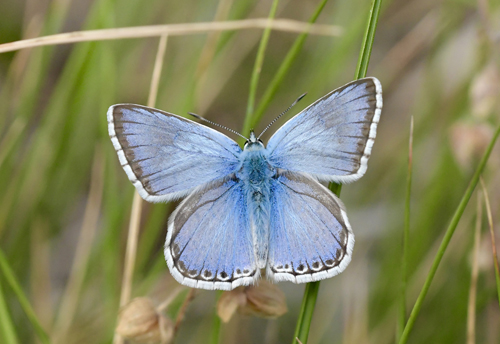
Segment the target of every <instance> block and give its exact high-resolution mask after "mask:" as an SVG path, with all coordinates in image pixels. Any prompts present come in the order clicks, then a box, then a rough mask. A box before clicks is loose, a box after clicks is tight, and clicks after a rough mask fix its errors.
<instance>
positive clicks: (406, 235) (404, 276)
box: [397, 116, 413, 341]
mask: <svg viewBox="0 0 500 344" xmlns="http://www.w3.org/2000/svg"><path fill="white" fill-rule="evenodd" d="M412 164H413V116H411V119H410V142H409V147H408V174H407V177H406V197H405V220H404V221H405V222H404V230H403V254H402V258H403V261H402V264H401V300H400V304H399V318H398V338H397V341H399V338H401V335H402V334H403V330H404V328H405V324H406V288H407V284H408V254H409V252H408V251H409V240H410V199H411V180H412Z"/></svg>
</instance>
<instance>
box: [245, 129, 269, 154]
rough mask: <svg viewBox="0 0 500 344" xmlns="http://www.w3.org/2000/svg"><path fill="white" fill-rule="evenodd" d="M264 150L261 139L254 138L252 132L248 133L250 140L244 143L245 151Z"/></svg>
mask: <svg viewBox="0 0 500 344" xmlns="http://www.w3.org/2000/svg"><path fill="white" fill-rule="evenodd" d="M262 148H264V143H263V142H262V140H261V139H259V138H258V137H256V136H255V133H254V131H253V130H251V131H250V138H249V139H248V140H247V142H245V146H244V149H245V150H255V149H262Z"/></svg>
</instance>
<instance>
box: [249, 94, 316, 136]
mask: <svg viewBox="0 0 500 344" xmlns="http://www.w3.org/2000/svg"><path fill="white" fill-rule="evenodd" d="M306 94H307V93H304V94H303V95H301V96H300V97H298V98H297V99H296V100H295V101H294V102H293V103H292V105H290V106H289V107H288V109H286V110H285V111H283V112H282V113H281V114H280V115H279V116H278V117H276V118H275V119H273V120H272V121H271V123H269V124H268V125H267V127H266V128H265V129H264V130H263V131H262V132H261V133H260V135H259V137H257V140H258V139H260V137H261V136H262V134H264V133H265V132H266V130H267V129H269V128H270V127H271V126H272V125H273V124H274V123H275V122H276V121H277V120H278V119H280V118H281V116H283V115H284V114H286V113H287V112H288V110H290V109H291V108H292V107H293V106H294V105H295V104H297V103H298V102H299V100H301V99H302V98H304V97H305V96H306Z"/></svg>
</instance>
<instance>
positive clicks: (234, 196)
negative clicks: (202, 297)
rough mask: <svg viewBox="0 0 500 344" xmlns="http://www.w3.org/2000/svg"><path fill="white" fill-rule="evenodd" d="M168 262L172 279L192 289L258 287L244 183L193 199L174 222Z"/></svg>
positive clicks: (216, 187)
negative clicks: (254, 284) (250, 285)
mask: <svg viewBox="0 0 500 344" xmlns="http://www.w3.org/2000/svg"><path fill="white" fill-rule="evenodd" d="M165 258H166V260H167V264H168V267H169V269H170V272H171V274H172V276H174V278H175V279H176V280H177V281H178V282H179V283H181V284H184V285H187V286H189V287H191V288H202V289H208V290H214V289H219V290H231V289H234V288H236V287H238V286H240V285H249V284H253V283H254V282H255V281H256V280H257V278H258V277H259V274H260V270H259V269H258V268H257V262H256V258H255V253H254V245H253V241H252V234H251V231H250V222H249V219H248V213H247V198H246V194H245V192H244V187H243V183H242V182H241V181H240V180H238V179H236V178H225V179H222V180H219V181H217V182H214V183H211V184H210V185H209V187H208V188H206V187H204V188H201V189H198V190H195V191H194V192H193V193H191V194H190V195H189V196H188V197H187V198H186V199H185V200H184V201H183V202H182V203H181V204H180V205H179V207H178V208H177V209H176V210H175V212H174V213H173V214H172V215H171V216H170V221H169V226H168V234H167V241H166V243H165Z"/></svg>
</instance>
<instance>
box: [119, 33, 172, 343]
mask: <svg viewBox="0 0 500 344" xmlns="http://www.w3.org/2000/svg"><path fill="white" fill-rule="evenodd" d="M167 37H168V36H167V35H166V34H163V35H162V36H161V37H160V42H159V44H158V52H157V54H156V59H155V65H154V68H153V75H152V77H151V87H150V90H149V97H148V106H151V107H154V105H155V103H156V95H157V94H158V85H159V80H160V75H161V69H162V65H163V57H164V56H165V50H166V48H167ZM142 202H143V200H142V198H141V196H140V195H139V193H138V192H137V191H136V192H135V193H134V200H133V201H132V211H131V215H130V224H129V228H128V236H127V249H126V252H125V267H124V273H123V281H122V290H121V294H120V307H123V306H125V305H126V304H127V303H128V302H129V301H130V296H131V294H132V277H133V275H134V266H135V259H136V254H137V242H138V241H139V227H140V222H141V212H142ZM113 343H114V344H121V343H123V338H122V337H121V336H120V335H118V334H117V333H116V332H115V336H114V338H113Z"/></svg>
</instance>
